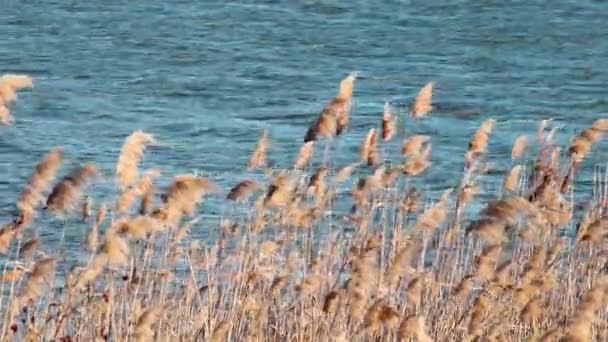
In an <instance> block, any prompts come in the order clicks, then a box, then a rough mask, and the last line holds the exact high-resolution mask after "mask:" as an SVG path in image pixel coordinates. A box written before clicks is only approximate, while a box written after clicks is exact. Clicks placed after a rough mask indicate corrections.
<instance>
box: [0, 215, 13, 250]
mask: <svg viewBox="0 0 608 342" xmlns="http://www.w3.org/2000/svg"><path fill="white" fill-rule="evenodd" d="M15 232H16V230H15V226H14V224H12V223H9V224H7V225H4V227H2V229H0V254H6V252H8V249H9V247H10V245H11V241H13V237H14V236H15Z"/></svg>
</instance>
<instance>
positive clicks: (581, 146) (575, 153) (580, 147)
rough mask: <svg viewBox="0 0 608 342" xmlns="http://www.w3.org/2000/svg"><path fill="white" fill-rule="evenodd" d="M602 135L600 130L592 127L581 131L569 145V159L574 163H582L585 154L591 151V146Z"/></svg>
mask: <svg viewBox="0 0 608 342" xmlns="http://www.w3.org/2000/svg"><path fill="white" fill-rule="evenodd" d="M603 133H604V132H603V131H602V130H600V129H597V128H594V127H591V128H586V129H584V130H582V131H581V132H580V133H579V134H578V135H577V136H575V137H574V139H572V142H571V143H570V148H569V149H568V152H569V154H570V158H572V160H573V161H574V162H575V163H580V162H582V161H583V159H585V157H586V155H587V153H589V150H591V146H592V145H593V144H595V143H596V142H597V141H598V140H599V139H600V138H601V136H602V134H603Z"/></svg>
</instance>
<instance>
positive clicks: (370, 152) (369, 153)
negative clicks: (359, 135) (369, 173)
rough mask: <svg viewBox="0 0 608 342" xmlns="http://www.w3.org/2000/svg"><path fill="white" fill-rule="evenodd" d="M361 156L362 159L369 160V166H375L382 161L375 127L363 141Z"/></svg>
mask: <svg viewBox="0 0 608 342" xmlns="http://www.w3.org/2000/svg"><path fill="white" fill-rule="evenodd" d="M359 157H360V158H361V160H362V161H364V162H367V165H368V166H375V165H377V164H378V163H379V162H380V155H379V153H378V142H377V137H376V130H375V129H374V128H372V129H370V130H369V132H367V136H366V137H365V140H363V142H362V143H361V147H360V148H359Z"/></svg>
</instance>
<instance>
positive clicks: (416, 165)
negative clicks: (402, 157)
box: [403, 143, 431, 176]
mask: <svg viewBox="0 0 608 342" xmlns="http://www.w3.org/2000/svg"><path fill="white" fill-rule="evenodd" d="M430 156H431V144H430V143H428V144H427V145H426V147H425V148H424V150H423V151H422V152H420V153H417V154H414V155H412V156H410V158H409V159H408V160H407V161H406V162H405V164H404V165H403V173H405V174H406V175H410V176H417V175H419V174H420V173H422V172H423V171H424V170H426V168H427V167H429V166H430V165H431V162H430V161H429V157H430Z"/></svg>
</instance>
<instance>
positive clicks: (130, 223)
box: [117, 215, 164, 240]
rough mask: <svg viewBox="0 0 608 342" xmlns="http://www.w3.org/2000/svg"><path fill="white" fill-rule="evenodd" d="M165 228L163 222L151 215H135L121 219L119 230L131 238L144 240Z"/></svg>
mask: <svg viewBox="0 0 608 342" xmlns="http://www.w3.org/2000/svg"><path fill="white" fill-rule="evenodd" d="M163 228H164V226H163V224H162V222H160V221H158V220H157V219H155V218H153V217H150V216H143V215H140V216H135V217H134V218H131V219H129V220H124V221H121V222H120V224H119V226H118V228H117V229H118V232H120V233H123V234H127V235H128V236H129V237H131V239H134V240H144V239H145V238H147V237H148V235H153V234H155V233H157V232H159V231H161V230H162V229H163Z"/></svg>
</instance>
